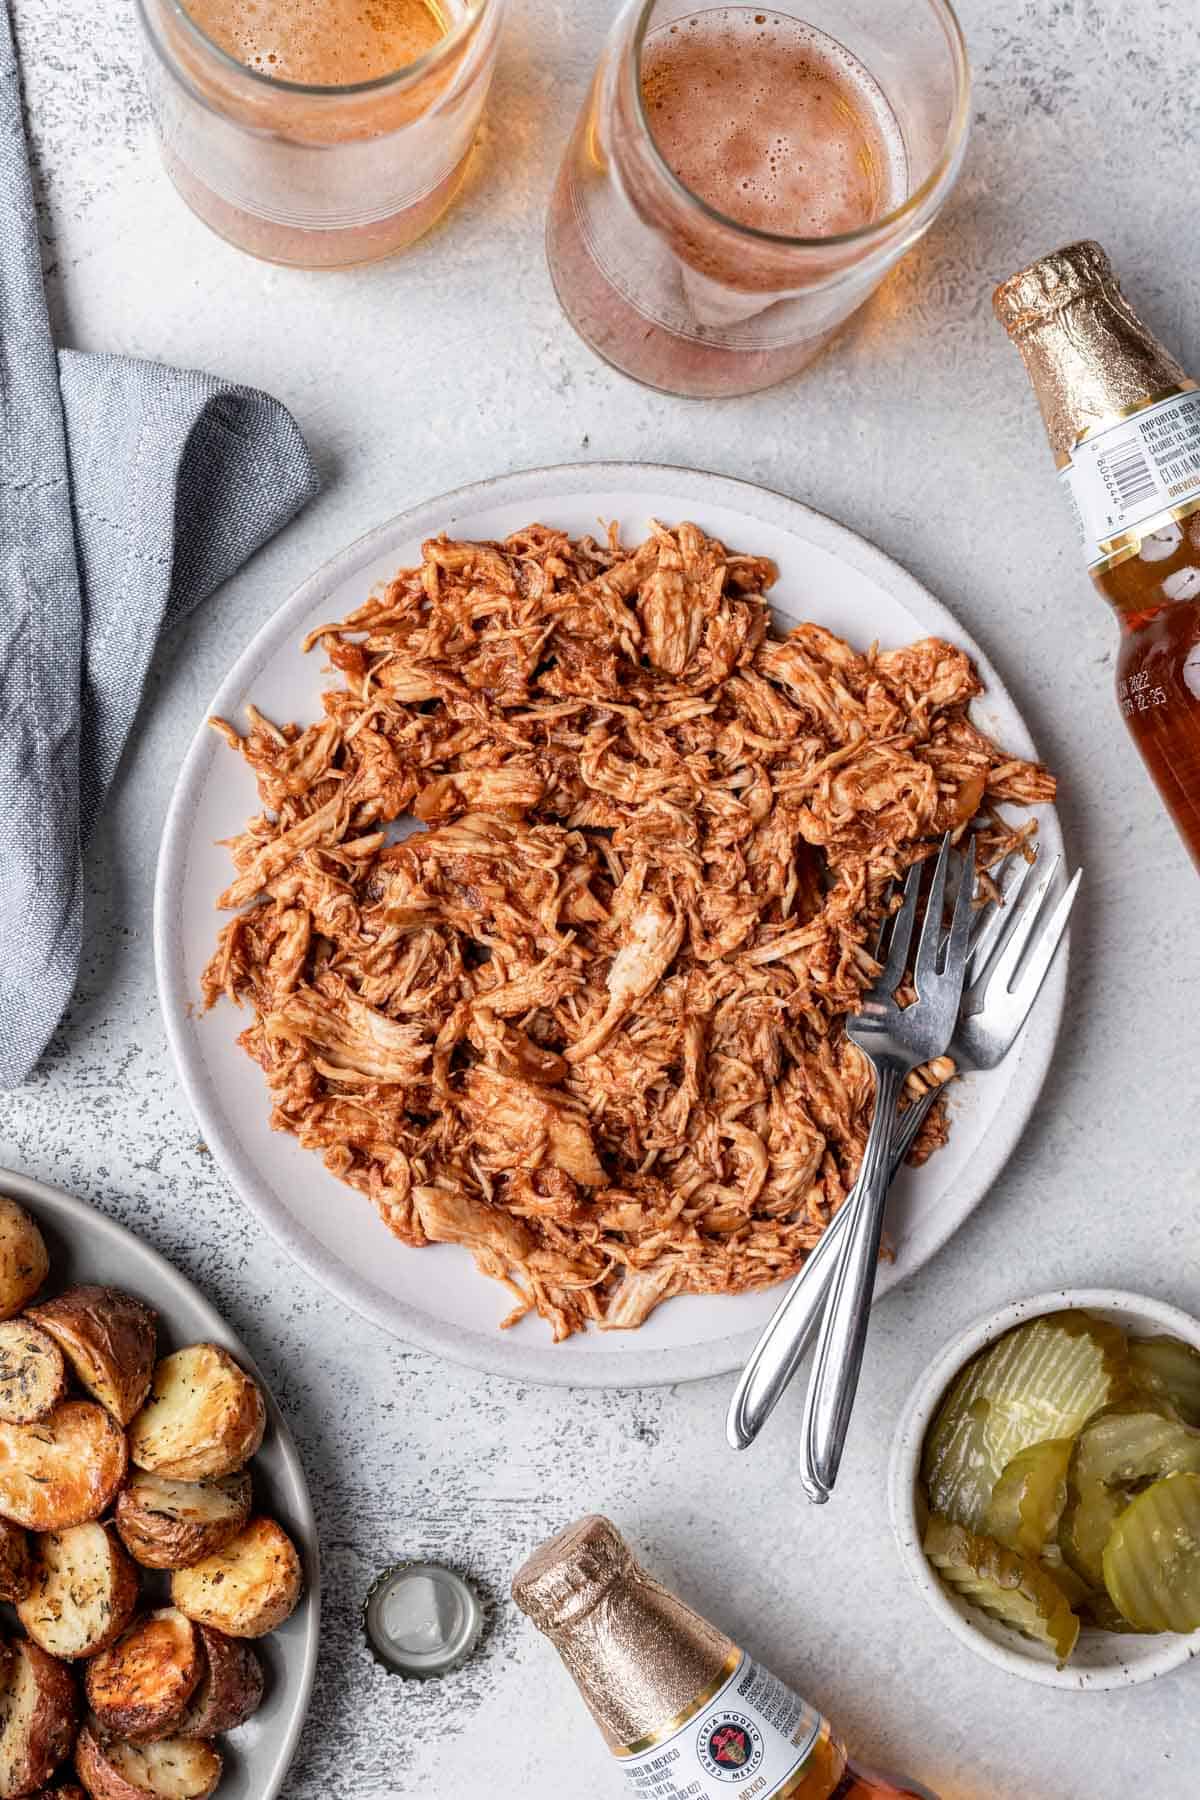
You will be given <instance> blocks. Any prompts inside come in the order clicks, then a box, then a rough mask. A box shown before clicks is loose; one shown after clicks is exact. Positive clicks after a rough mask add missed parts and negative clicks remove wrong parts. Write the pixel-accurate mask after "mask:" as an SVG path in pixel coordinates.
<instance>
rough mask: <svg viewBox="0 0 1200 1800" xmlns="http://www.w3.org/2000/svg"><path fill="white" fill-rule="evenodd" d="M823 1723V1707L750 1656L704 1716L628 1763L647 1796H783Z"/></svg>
mask: <svg viewBox="0 0 1200 1800" xmlns="http://www.w3.org/2000/svg"><path fill="white" fill-rule="evenodd" d="M822 1728H823V1721H822V1718H821V1715H820V1714H819V1713H817V1712H814V1711H813V1709H812V1707H811V1706H809V1705H808V1704H807V1703H806V1702H805V1701H803V1700H801V1699H800V1698H799V1696H798V1695H796V1694H794V1693H793V1692H792V1690H791V1689H790V1688H789V1687H785V1686H784V1684H783V1682H782V1681H780V1680H778V1679H777V1677H776V1676H774V1675H772V1674H771V1673H770V1671H769V1670H767V1669H764V1668H762V1667H761V1666H760V1665H759V1664H758V1663H756V1662H753V1661H751V1659H750V1658H749V1657H748V1656H743V1657H742V1658H741V1660H740V1662H739V1663H738V1665H737V1668H736V1669H735V1670H734V1672H733V1674H732V1675H731V1676H730V1678H729V1680H728V1681H727V1682H726V1683H725V1684H724V1686H723V1687H722V1688H721V1689H720V1690H719V1692H718V1693H716V1694H715V1695H714V1696H713V1698H712V1699H711V1700H710V1701H709V1703H708V1704H707V1705H706V1706H705V1707H703V1709H702V1710H701V1711H700V1713H699V1715H698V1716H697V1715H696V1714H693V1715H692V1716H691V1717H689V1718H688V1719H687V1720H686V1721H685V1723H684V1724H682V1725H681V1726H679V1727H678V1729H677V1730H675V1731H673V1732H670V1733H669V1734H668V1735H666V1736H664V1737H663V1739H662V1740H661V1742H659V1743H657V1744H655V1745H654V1747H653V1748H652V1749H648V1750H639V1751H638V1752H637V1753H636V1754H635V1755H633V1756H629V1757H625V1756H623V1757H622V1759H621V1766H622V1768H623V1769H624V1772H625V1777H626V1780H627V1781H628V1782H629V1785H630V1787H631V1788H632V1790H633V1792H634V1793H636V1794H639V1795H640V1796H641V1800H723V1797H725V1796H732V1795H734V1794H736V1795H738V1796H739V1800H747V1797H748V1796H750V1795H753V1796H754V1797H755V1800H782V1797H783V1796H786V1795H787V1794H789V1793H790V1792H792V1790H793V1787H794V1784H795V1782H796V1781H797V1779H798V1778H799V1776H800V1775H801V1773H802V1771H803V1769H804V1767H805V1765H806V1764H807V1762H808V1760H809V1757H810V1756H811V1755H812V1752H813V1747H814V1745H815V1744H816V1742H817V1740H818V1738H819V1737H820V1735H821V1731H822Z"/></svg>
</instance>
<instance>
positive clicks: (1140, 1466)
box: [1058, 1402, 1200, 1588]
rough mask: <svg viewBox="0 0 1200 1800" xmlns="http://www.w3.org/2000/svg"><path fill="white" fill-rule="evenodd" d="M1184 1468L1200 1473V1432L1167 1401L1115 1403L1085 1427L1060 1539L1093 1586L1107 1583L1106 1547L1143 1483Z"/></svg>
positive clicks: (1074, 1462)
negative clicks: (1150, 1404) (1118, 1522)
mask: <svg viewBox="0 0 1200 1800" xmlns="http://www.w3.org/2000/svg"><path fill="white" fill-rule="evenodd" d="M1181 1470H1192V1471H1196V1472H1200V1431H1193V1430H1192V1429H1191V1427H1190V1426H1188V1425H1185V1424H1184V1423H1183V1421H1182V1420H1181V1419H1178V1418H1176V1417H1175V1416H1174V1414H1173V1413H1172V1412H1171V1410H1170V1408H1169V1407H1168V1406H1167V1405H1166V1403H1165V1402H1163V1403H1162V1404H1161V1405H1159V1406H1157V1407H1155V1406H1147V1405H1145V1404H1143V1405H1141V1406H1138V1405H1136V1404H1126V1405H1123V1406H1118V1407H1113V1408H1111V1409H1110V1410H1109V1411H1106V1412H1102V1413H1100V1414H1099V1415H1098V1416H1097V1417H1096V1418H1094V1419H1090V1420H1089V1421H1088V1423H1087V1424H1086V1425H1085V1426H1084V1428H1083V1430H1082V1431H1081V1432H1080V1434H1079V1436H1078V1438H1077V1439H1076V1442H1075V1450H1074V1453H1073V1455H1072V1457H1071V1466H1070V1469H1069V1470H1068V1474H1067V1504H1066V1506H1065V1507H1064V1509H1063V1514H1062V1519H1061V1522H1060V1524H1059V1529H1058V1542H1059V1548H1060V1549H1061V1550H1062V1553H1063V1555H1064V1556H1065V1558H1066V1560H1067V1561H1068V1562H1069V1563H1070V1565H1071V1567H1072V1568H1073V1569H1074V1570H1075V1571H1076V1572H1077V1573H1078V1574H1079V1575H1081V1576H1082V1577H1083V1579H1084V1580H1085V1581H1086V1582H1088V1583H1089V1584H1090V1586H1092V1587H1094V1588H1102V1587H1103V1586H1104V1546H1105V1545H1106V1544H1107V1542H1108V1537H1109V1533H1110V1532H1111V1530H1112V1528H1113V1526H1114V1525H1115V1524H1116V1522H1117V1519H1118V1518H1119V1516H1120V1514H1121V1513H1122V1512H1123V1511H1124V1510H1125V1508H1126V1507H1127V1506H1128V1505H1129V1502H1130V1501H1131V1500H1132V1498H1133V1496H1134V1492H1135V1491H1136V1489H1137V1488H1138V1486H1139V1485H1140V1484H1141V1483H1143V1482H1146V1481H1158V1480H1161V1479H1162V1478H1163V1477H1164V1476H1166V1475H1172V1474H1176V1473H1178V1472H1179V1471H1181Z"/></svg>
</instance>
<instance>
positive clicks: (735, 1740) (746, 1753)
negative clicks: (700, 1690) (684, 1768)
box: [696, 1709, 765, 1782]
mask: <svg viewBox="0 0 1200 1800" xmlns="http://www.w3.org/2000/svg"><path fill="white" fill-rule="evenodd" d="M696 1754H697V1756H698V1757H699V1759H700V1766H701V1768H702V1769H703V1770H704V1773H705V1774H706V1775H711V1776H712V1778H713V1780H714V1781H728V1782H739V1781H745V1780H747V1779H748V1777H749V1776H751V1775H753V1774H755V1773H756V1772H757V1770H758V1769H759V1767H760V1766H761V1764H762V1759H763V1756H764V1754H765V1751H764V1747H763V1740H762V1732H761V1731H760V1730H759V1729H758V1726H757V1725H756V1724H755V1723H754V1720H753V1719H751V1718H748V1717H747V1715H746V1714H745V1713H740V1712H733V1711H731V1710H729V1709H723V1710H722V1711H720V1712H715V1713H710V1714H709V1716H708V1718H707V1719H705V1721H704V1723H703V1725H701V1727H700V1733H699V1736H698V1738H697V1740H696Z"/></svg>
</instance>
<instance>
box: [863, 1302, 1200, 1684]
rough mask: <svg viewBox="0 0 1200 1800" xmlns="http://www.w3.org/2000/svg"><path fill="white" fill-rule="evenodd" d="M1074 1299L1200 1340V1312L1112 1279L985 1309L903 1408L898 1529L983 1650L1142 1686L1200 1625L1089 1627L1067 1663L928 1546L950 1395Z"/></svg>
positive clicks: (1015, 1671)
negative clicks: (1006, 1341) (1008, 1339)
mask: <svg viewBox="0 0 1200 1800" xmlns="http://www.w3.org/2000/svg"><path fill="white" fill-rule="evenodd" d="M1067 1309H1079V1310H1083V1311H1087V1312H1093V1313H1098V1314H1099V1315H1100V1317H1101V1318H1103V1319H1110V1320H1111V1321H1112V1322H1113V1324H1114V1325H1120V1326H1122V1327H1123V1328H1124V1329H1125V1330H1126V1331H1129V1332H1130V1333H1132V1334H1133V1335H1134V1336H1135V1337H1164V1336H1165V1337H1176V1338H1181V1339H1182V1340H1183V1342H1184V1343H1187V1344H1192V1345H1194V1346H1195V1348H1196V1349H1197V1350H1200V1320H1196V1319H1193V1318H1192V1317H1191V1315H1190V1314H1188V1313H1185V1312H1180V1310H1179V1308H1178V1307H1175V1306H1167V1305H1165V1304H1164V1303H1163V1301H1161V1300H1151V1299H1149V1298H1148V1297H1147V1296H1146V1295H1144V1294H1124V1293H1119V1292H1117V1291H1116V1290H1114V1289H1112V1288H1063V1289H1061V1290H1060V1291H1058V1292H1056V1293H1051V1294H1035V1295H1034V1296H1033V1298H1032V1299H1030V1300H1016V1301H1014V1302H1013V1303H1012V1305H1011V1306H1005V1307H1001V1309H1000V1311H999V1312H994V1313H989V1314H988V1315H987V1317H986V1318H982V1319H977V1320H976V1321H975V1323H974V1324H973V1325H969V1326H968V1327H967V1329H966V1330H965V1331H963V1332H961V1333H960V1334H959V1336H958V1337H956V1338H953V1339H952V1340H951V1342H950V1343H949V1344H947V1345H946V1347H945V1349H944V1350H943V1351H942V1353H941V1355H940V1356H938V1357H936V1358H935V1359H934V1361H933V1362H932V1363H931V1364H930V1366H929V1368H928V1369H927V1370H926V1371H925V1374H924V1375H923V1376H922V1377H921V1379H920V1381H919V1382H918V1383H917V1386H916V1388H915V1389H914V1391H913V1393H912V1395H911V1397H910V1399H909V1401H908V1404H907V1406H906V1407H905V1409H904V1411H903V1413H902V1414H901V1416H900V1421H899V1424H898V1426H897V1428H896V1436H895V1439H894V1440H893V1443H892V1455H891V1463H890V1465H889V1469H888V1489H889V1499H890V1507H891V1515H892V1529H893V1530H894V1531H895V1533H896V1542H897V1544H898V1545H899V1546H900V1557H901V1561H902V1562H903V1563H904V1566H905V1568H906V1569H907V1571H908V1573H909V1576H910V1577H911V1579H912V1583H913V1586H914V1587H915V1588H916V1589H917V1591H918V1592H919V1593H920V1595H921V1597H922V1598H923V1599H924V1600H925V1602H926V1603H927V1605H928V1606H929V1607H930V1608H931V1610H932V1611H933V1612H934V1613H936V1614H937V1617H938V1618H939V1619H940V1620H941V1622H942V1624H943V1625H945V1626H946V1627H947V1628H948V1629H949V1630H950V1631H952V1632H953V1633H954V1635H955V1637H956V1638H958V1639H959V1640H960V1641H961V1642H962V1643H964V1644H966V1645H967V1647H968V1648H969V1649H971V1650H974V1652H975V1654H976V1655H977V1656H982V1657H984V1658H985V1659H986V1660H987V1661H988V1662H990V1663H994V1664H995V1665H996V1667H997V1668H1000V1669H1007V1670H1008V1672H1009V1674H1011V1675H1020V1676H1022V1677H1023V1678H1024V1680H1026V1681H1036V1682H1040V1683H1041V1684H1042V1686H1044V1687H1057V1688H1071V1689H1075V1690H1078V1691H1082V1690H1085V1689H1099V1688H1120V1687H1136V1686H1137V1685H1138V1683H1139V1682H1143V1681H1154V1680H1155V1679H1156V1678H1157V1677H1158V1676H1160V1675H1166V1674H1168V1673H1169V1672H1170V1670H1172V1669H1177V1668H1179V1667H1180V1665H1181V1664H1183V1663H1186V1662H1189V1661H1190V1660H1191V1658H1192V1657H1193V1656H1200V1631H1198V1632H1193V1633H1192V1634H1191V1635H1190V1636H1186V1637H1184V1636H1180V1635H1178V1634H1174V1633H1167V1632H1164V1633H1162V1634H1159V1635H1155V1636H1147V1637H1139V1636H1134V1635H1132V1634H1124V1633H1117V1632H1103V1631H1083V1632H1081V1633H1080V1636H1079V1642H1078V1644H1077V1645H1076V1647H1075V1652H1074V1655H1073V1656H1072V1658H1071V1660H1070V1662H1069V1663H1068V1664H1067V1666H1066V1668H1064V1669H1059V1668H1056V1667H1055V1662H1054V1656H1053V1654H1052V1652H1051V1651H1049V1650H1047V1649H1044V1648H1043V1646H1042V1645H1041V1644H1035V1643H1033V1642H1032V1641H1031V1640H1030V1639H1028V1638H1023V1637H1021V1636H1020V1635H1019V1634H1018V1633H1017V1632H1015V1631H1012V1630H1010V1629H1009V1628H1008V1627H1007V1626H1005V1625H1001V1624H1000V1623H999V1621H998V1620H996V1619H990V1618H989V1617H988V1616H987V1614H986V1613H984V1612H980V1611H979V1609H978V1608H977V1607H973V1606H969V1605H968V1604H967V1602H966V1601H964V1600H960V1599H959V1598H958V1596H957V1595H956V1594H954V1593H952V1592H951V1590H950V1589H949V1588H948V1587H946V1586H945V1585H944V1583H943V1582H942V1581H941V1580H940V1579H939V1577H938V1575H937V1572H936V1571H935V1570H934V1568H933V1567H932V1565H931V1564H930V1563H929V1562H928V1561H927V1560H926V1557H925V1554H924V1552H923V1550H922V1549H921V1527H920V1523H919V1501H918V1482H919V1471H920V1464H921V1446H922V1444H923V1443H924V1441H925V1433H926V1431H927V1430H928V1429H929V1425H930V1422H931V1420H932V1419H933V1416H934V1413H935V1412H936V1410H937V1407H938V1404H939V1402H940V1401H941V1398H942V1395H943V1394H944V1393H945V1391H946V1389H947V1388H948V1387H949V1385H950V1383H951V1382H952V1381H953V1379H954V1377H955V1376H956V1375H957V1374H958V1371H959V1370H960V1369H961V1368H962V1366H963V1364H964V1363H967V1362H969V1361H970V1360H971V1358H972V1357H973V1356H974V1355H975V1354H976V1353H977V1351H980V1350H982V1349H983V1348H984V1346H985V1345H987V1344H990V1343H992V1342H993V1341H994V1340H995V1339H996V1338H998V1337H1002V1336H1003V1334H1004V1333H1005V1332H1006V1331H1011V1329H1012V1327H1013V1326H1014V1325H1019V1324H1021V1323H1022V1321H1023V1320H1025V1319H1036V1318H1037V1317H1038V1316H1039V1315H1040V1314H1042V1313H1049V1312H1062V1311H1064V1310H1067Z"/></svg>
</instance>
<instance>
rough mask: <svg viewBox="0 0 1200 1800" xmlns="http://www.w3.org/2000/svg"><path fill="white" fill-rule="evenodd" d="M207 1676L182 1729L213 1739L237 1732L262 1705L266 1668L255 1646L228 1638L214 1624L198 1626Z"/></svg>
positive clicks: (190, 1735) (185, 1716) (190, 1706)
mask: <svg viewBox="0 0 1200 1800" xmlns="http://www.w3.org/2000/svg"><path fill="white" fill-rule="evenodd" d="M197 1629H198V1630H199V1633H200V1642H201V1644H202V1645H203V1647H204V1673H203V1675H202V1676H201V1677H200V1685H199V1687H198V1688H197V1689H196V1691H195V1693H194V1694H193V1695H192V1699H191V1704H190V1705H189V1706H188V1709H187V1712H186V1713H185V1714H184V1717H183V1722H182V1724H181V1725H180V1727H179V1730H180V1733H181V1735H182V1736H184V1737H198V1738H210V1737H216V1736H217V1734H218V1732H221V1731H236V1730H237V1728H238V1726H239V1725H244V1724H245V1723H246V1720H247V1719H248V1718H250V1716H251V1714H252V1713H256V1712H257V1711H258V1709H259V1707H260V1705H261V1704H262V1697H263V1666H262V1663H261V1662H260V1661H259V1657H258V1652H257V1650H255V1648H254V1646H253V1644H251V1643H248V1642H247V1641H246V1639H245V1638H231V1637H226V1635H225V1633H224V1632H223V1631H214V1630H213V1628H212V1626H211V1625H200V1626H198V1627H197Z"/></svg>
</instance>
